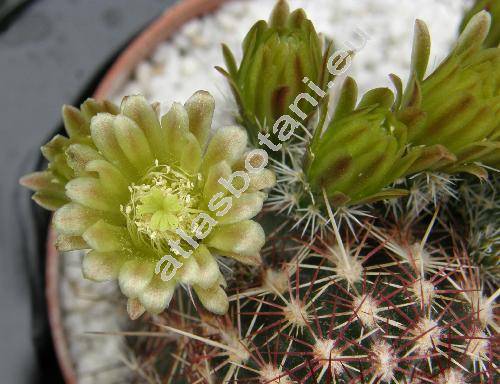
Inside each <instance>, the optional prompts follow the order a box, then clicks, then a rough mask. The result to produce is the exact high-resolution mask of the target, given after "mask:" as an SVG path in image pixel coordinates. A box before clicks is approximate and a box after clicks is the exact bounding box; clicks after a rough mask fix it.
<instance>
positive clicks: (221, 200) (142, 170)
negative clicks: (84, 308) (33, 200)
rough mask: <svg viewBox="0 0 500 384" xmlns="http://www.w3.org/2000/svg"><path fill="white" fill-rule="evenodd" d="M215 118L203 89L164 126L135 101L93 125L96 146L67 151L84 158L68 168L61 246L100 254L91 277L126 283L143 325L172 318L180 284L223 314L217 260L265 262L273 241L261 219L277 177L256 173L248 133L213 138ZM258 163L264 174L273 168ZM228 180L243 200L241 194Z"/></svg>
mask: <svg viewBox="0 0 500 384" xmlns="http://www.w3.org/2000/svg"><path fill="white" fill-rule="evenodd" d="M213 110H214V100H213V98H212V96H211V95H209V94H208V93H207V92H203V91H200V92H197V93H196V94H194V95H193V96H192V97H191V98H190V99H189V100H188V101H187V102H186V104H185V105H184V106H183V105H181V104H178V103H175V104H174V105H173V106H172V108H171V109H170V110H169V112H168V113H167V114H165V115H164V116H163V117H162V118H161V119H159V118H158V116H157V114H156V112H155V110H154V109H153V108H152V107H151V106H150V105H149V104H148V103H147V102H146V100H145V99H144V97H142V96H129V97H126V98H124V100H123V102H122V104H121V107H120V110H119V111H117V113H116V114H113V113H107V112H105V113H98V114H96V115H95V116H94V117H93V118H92V119H91V121H90V125H89V132H90V136H89V138H88V139H89V140H88V143H87V144H83V143H73V144H69V146H68V147H67V148H66V151H65V154H66V160H68V158H69V156H70V155H69V154H70V153H76V154H78V155H82V156H78V159H79V161H77V162H73V161H68V164H69V165H70V167H71V169H72V171H73V172H74V174H73V177H70V178H69V180H68V181H67V183H66V185H65V196H64V198H65V199H66V200H68V201H69V202H68V203H67V204H65V205H63V206H62V207H61V208H59V209H58V210H57V211H56V213H55V215H54V225H55V228H56V230H57V232H58V234H59V238H58V244H59V245H60V246H61V247H62V248H63V249H65V250H68V249H90V251H89V252H88V253H87V254H86V256H85V257H84V260H83V274H84V276H85V277H87V278H89V279H92V280H96V281H105V280H113V279H118V282H119V285H120V288H121V290H122V292H123V293H124V294H125V295H126V296H127V297H128V298H129V302H128V311H129V314H130V316H131V317H133V318H135V317H138V316H140V315H141V314H142V313H143V312H144V311H145V310H147V311H148V312H150V313H159V312H162V311H163V310H164V309H165V308H166V307H167V306H168V304H169V302H170V300H171V299H172V296H173V293H174V290H175V288H176V286H177V285H178V284H183V285H184V286H187V287H190V288H192V289H193V290H194V291H195V292H196V294H197V296H198V298H199V299H200V301H201V303H202V304H203V306H204V307H205V308H207V309H208V310H210V311H212V312H214V313H217V314H223V313H225V312H226V311H227V308H228V299H227V296H226V293H225V292H224V289H223V287H224V286H225V281H224V278H223V276H222V274H221V272H220V270H219V265H218V262H217V255H223V256H227V257H231V258H234V259H236V260H238V261H240V262H242V263H246V264H250V265H256V264H259V263H260V253H259V252H260V249H261V247H262V246H263V245H264V241H265V236H264V232H263V230H262V227H261V226H260V225H259V224H258V223H257V222H255V221H252V220H251V219H252V218H253V217H254V216H255V215H256V214H257V213H259V212H260V210H261V209H262V204H263V201H264V199H265V198H266V196H267V195H266V194H265V193H263V192H261V190H263V189H266V188H269V187H271V186H272V185H273V184H274V182H275V179H274V175H273V174H272V172H271V171H269V170H267V169H265V168H263V167H261V169H260V170H258V171H256V172H254V173H249V172H246V170H245V169H246V168H245V164H246V162H245V159H248V157H247V153H246V150H247V134H246V132H245V131H244V130H243V129H240V128H239V127H225V128H221V129H219V130H217V131H216V132H215V133H214V135H213V137H212V138H211V139H209V131H210V127H211V122H212V116H213ZM83 154H85V156H83ZM251 160H252V163H253V164H254V166H255V167H256V165H255V162H256V160H257V162H259V160H261V161H262V162H263V161H264V159H263V158H262V156H260V157H259V156H253V157H251ZM247 162H248V161H247ZM238 171H239V172H240V173H239V174H240V175H241V174H242V172H243V171H245V174H246V175H247V176H248V181H249V182H248V185H245V186H246V187H247V188H246V189H243V188H242V185H241V184H242V183H241V181H242V180H243V178H242V177H239V178H238V177H234V176H232V175H234V172H238ZM221 178H223V179H224V180H229V181H230V185H232V186H234V189H237V190H241V191H242V194H241V195H239V196H237V197H236V196H233V195H234V193H233V192H231V191H230V189H228V188H225V187H224V186H223V185H222V184H221V183H220V182H219V180H220V179H221ZM233 181H234V183H233ZM243 184H245V183H243ZM58 193H60V192H58ZM229 201H230V202H231V204H230V206H229V203H228V202H229ZM221 213H223V214H221ZM166 277H168V278H166Z"/></svg>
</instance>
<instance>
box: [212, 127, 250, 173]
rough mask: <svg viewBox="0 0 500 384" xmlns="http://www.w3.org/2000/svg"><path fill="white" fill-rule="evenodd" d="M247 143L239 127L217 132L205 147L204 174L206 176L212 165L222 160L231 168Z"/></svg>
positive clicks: (244, 133) (244, 134)
mask: <svg viewBox="0 0 500 384" xmlns="http://www.w3.org/2000/svg"><path fill="white" fill-rule="evenodd" d="M247 142H248V136H247V133H246V131H244V130H243V129H241V128H239V127H224V128H221V129H219V130H217V131H216V132H215V135H214V136H213V137H212V139H211V140H210V142H209V144H208V147H207V152H206V154H205V158H204V161H203V170H204V173H205V174H206V173H207V172H208V170H209V169H210V167H211V166H212V165H214V164H216V163H218V162H220V161H223V160H225V161H227V163H228V164H229V165H230V166H232V165H233V164H234V163H235V162H236V161H237V160H238V159H239V158H240V157H241V155H242V154H243V153H244V152H245V149H246V146H247Z"/></svg>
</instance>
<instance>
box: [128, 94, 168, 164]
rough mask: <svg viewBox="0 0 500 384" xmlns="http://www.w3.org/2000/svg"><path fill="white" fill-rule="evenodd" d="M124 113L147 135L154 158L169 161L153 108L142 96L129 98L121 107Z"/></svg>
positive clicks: (162, 134) (163, 137)
mask: <svg viewBox="0 0 500 384" xmlns="http://www.w3.org/2000/svg"><path fill="white" fill-rule="evenodd" d="M121 110H122V113H123V114H124V115H125V116H127V117H129V118H130V119H132V120H134V121H135V122H136V123H137V125H138V126H139V127H140V129H141V130H142V131H143V132H144V134H145V135H146V138H147V141H148V143H149V147H150V148H151V151H152V153H153V156H154V157H155V158H157V159H158V160H160V161H162V162H163V161H165V160H166V159H167V152H166V148H165V136H164V133H163V131H162V129H161V126H160V121H159V120H158V116H157V115H156V112H155V111H154V109H153V107H152V106H151V105H150V104H149V103H148V102H147V100H146V99H145V98H144V96H142V95H133V96H127V97H125V98H124V99H123V101H122V105H121Z"/></svg>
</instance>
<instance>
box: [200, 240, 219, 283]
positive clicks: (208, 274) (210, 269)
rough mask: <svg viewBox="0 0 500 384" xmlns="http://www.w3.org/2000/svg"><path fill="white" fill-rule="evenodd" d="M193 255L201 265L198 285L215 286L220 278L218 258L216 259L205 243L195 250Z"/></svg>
mask: <svg viewBox="0 0 500 384" xmlns="http://www.w3.org/2000/svg"><path fill="white" fill-rule="evenodd" d="M193 257H194V258H195V260H196V262H197V263H198V266H199V267H200V272H199V273H200V274H199V278H198V283H197V285H198V286H199V287H201V288H203V289H208V288H210V287H213V286H214V284H215V283H216V282H217V281H218V280H219V276H220V270H219V264H217V260H215V257H214V256H213V255H212V254H211V253H210V251H209V250H208V248H207V247H205V246H204V245H200V246H199V247H198V248H197V249H196V250H195V251H194V252H193Z"/></svg>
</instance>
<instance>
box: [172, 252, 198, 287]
mask: <svg viewBox="0 0 500 384" xmlns="http://www.w3.org/2000/svg"><path fill="white" fill-rule="evenodd" d="M180 262H182V263H183V264H182V267H181V268H179V270H178V272H177V275H176V279H177V280H178V281H180V282H181V283H184V284H188V285H193V284H194V283H197V282H198V281H199V280H200V274H201V269H200V266H199V265H198V262H197V261H196V259H195V258H194V257H193V256H191V257H190V258H188V259H180Z"/></svg>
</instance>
